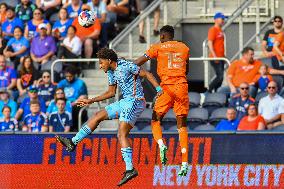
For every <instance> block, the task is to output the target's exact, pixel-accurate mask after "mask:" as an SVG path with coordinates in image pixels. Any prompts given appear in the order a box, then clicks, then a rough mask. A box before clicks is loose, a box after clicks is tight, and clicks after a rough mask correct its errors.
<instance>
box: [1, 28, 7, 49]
mask: <svg viewBox="0 0 284 189" xmlns="http://www.w3.org/2000/svg"><path fill="white" fill-rule="evenodd" d="M7 43H8V41H7V40H6V39H5V38H4V37H3V36H2V30H1V29H0V54H3V53H4V49H5V48H6V46H7Z"/></svg>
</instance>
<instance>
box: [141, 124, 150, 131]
mask: <svg viewBox="0 0 284 189" xmlns="http://www.w3.org/2000/svg"><path fill="white" fill-rule="evenodd" d="M141 131H142V132H152V127H151V125H148V126H146V127H144V128H142V129H141Z"/></svg>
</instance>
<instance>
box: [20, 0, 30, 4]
mask: <svg viewBox="0 0 284 189" xmlns="http://www.w3.org/2000/svg"><path fill="white" fill-rule="evenodd" d="M21 2H22V3H23V4H24V5H27V4H28V2H29V0H21Z"/></svg>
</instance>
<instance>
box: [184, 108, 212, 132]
mask: <svg viewBox="0 0 284 189" xmlns="http://www.w3.org/2000/svg"><path fill="white" fill-rule="evenodd" d="M208 116H209V114H208V111H207V109H205V108H193V109H190V110H189V114H188V116H187V125H188V127H189V128H190V129H194V128H195V127H197V126H198V125H201V124H204V123H206V122H207V120H208Z"/></svg>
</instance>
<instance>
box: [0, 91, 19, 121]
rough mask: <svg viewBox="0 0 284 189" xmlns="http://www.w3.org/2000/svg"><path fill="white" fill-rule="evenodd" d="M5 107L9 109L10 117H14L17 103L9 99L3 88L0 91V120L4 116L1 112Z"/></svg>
mask: <svg viewBox="0 0 284 189" xmlns="http://www.w3.org/2000/svg"><path fill="white" fill-rule="evenodd" d="M5 106H8V107H10V113H11V117H15V115H16V112H17V107H18V106H17V103H16V102H15V101H14V100H12V99H11V98H10V94H9V92H8V91H7V90H6V89H5V88H2V89H0V118H2V117H3V116H4V115H3V113H2V111H1V110H2V109H3V108H4V107H5Z"/></svg>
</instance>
